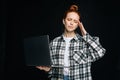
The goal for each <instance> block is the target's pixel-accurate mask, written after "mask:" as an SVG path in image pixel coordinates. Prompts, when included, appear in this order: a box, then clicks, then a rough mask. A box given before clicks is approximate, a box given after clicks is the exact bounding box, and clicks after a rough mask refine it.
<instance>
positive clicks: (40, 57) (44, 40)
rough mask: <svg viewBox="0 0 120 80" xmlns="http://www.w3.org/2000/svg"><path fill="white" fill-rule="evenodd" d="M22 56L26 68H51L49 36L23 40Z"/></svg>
mask: <svg viewBox="0 0 120 80" xmlns="http://www.w3.org/2000/svg"><path fill="white" fill-rule="evenodd" d="M24 55H25V64H26V65H27V66H51V59H50V51H49V36H48V35H42V36H35V37H29V38H24Z"/></svg>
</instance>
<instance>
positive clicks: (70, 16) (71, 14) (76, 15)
mask: <svg viewBox="0 0 120 80" xmlns="http://www.w3.org/2000/svg"><path fill="white" fill-rule="evenodd" d="M66 18H73V19H79V18H80V17H79V15H78V14H77V13H76V12H69V13H67V16H66Z"/></svg>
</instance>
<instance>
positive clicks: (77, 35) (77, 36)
mask: <svg viewBox="0 0 120 80" xmlns="http://www.w3.org/2000/svg"><path fill="white" fill-rule="evenodd" d="M75 35H76V36H74V37H73V39H72V40H71V41H81V40H82V36H80V35H79V34H78V33H75ZM63 36H64V35H63V34H62V35H61V36H60V40H64V38H63Z"/></svg>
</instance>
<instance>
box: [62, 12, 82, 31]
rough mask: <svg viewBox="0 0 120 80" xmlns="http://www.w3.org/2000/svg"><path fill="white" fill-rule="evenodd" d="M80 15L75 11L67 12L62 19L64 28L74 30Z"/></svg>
mask: <svg viewBox="0 0 120 80" xmlns="http://www.w3.org/2000/svg"><path fill="white" fill-rule="evenodd" d="M79 19H80V17H79V15H78V14H77V13H75V12H69V13H67V16H66V18H65V19H63V24H64V25H65V30H66V31H67V32H74V31H75V30H76V28H77V27H78V21H79Z"/></svg>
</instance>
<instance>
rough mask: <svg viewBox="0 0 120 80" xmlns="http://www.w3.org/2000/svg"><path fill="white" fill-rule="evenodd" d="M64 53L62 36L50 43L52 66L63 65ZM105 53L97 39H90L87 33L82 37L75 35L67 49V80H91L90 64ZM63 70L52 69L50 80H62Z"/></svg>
mask: <svg viewBox="0 0 120 80" xmlns="http://www.w3.org/2000/svg"><path fill="white" fill-rule="evenodd" d="M64 51H65V40H64V38H63V35H61V36H59V37H56V38H55V39H53V40H52V41H51V43H50V55H51V60H52V64H53V65H54V66H55V65H56V66H63V65H64ZM105 51H106V50H105V49H104V48H103V47H102V46H101V44H100V43H99V38H98V37H91V36H90V35H89V34H88V33H87V34H86V35H85V36H83V37H82V36H80V35H79V34H77V33H76V37H74V38H73V39H72V40H71V41H70V47H69V63H70V67H69V70H70V72H69V75H68V76H69V80H92V76H91V63H92V62H94V61H96V60H98V59H99V58H101V57H102V56H103V55H104V53H105ZM63 70H64V69H63V67H53V68H52V69H51V71H50V74H51V80H63V76H64V74H63Z"/></svg>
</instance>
